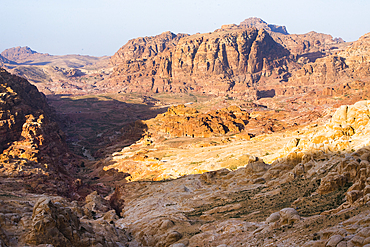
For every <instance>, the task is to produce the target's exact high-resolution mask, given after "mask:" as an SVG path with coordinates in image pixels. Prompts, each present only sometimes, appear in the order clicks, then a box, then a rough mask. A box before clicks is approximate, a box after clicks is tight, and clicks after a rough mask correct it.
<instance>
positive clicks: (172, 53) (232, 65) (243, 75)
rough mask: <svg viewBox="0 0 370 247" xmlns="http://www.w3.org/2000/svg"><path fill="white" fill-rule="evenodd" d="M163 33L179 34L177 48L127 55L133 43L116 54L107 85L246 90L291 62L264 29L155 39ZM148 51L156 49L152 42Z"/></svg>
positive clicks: (170, 89)
mask: <svg viewBox="0 0 370 247" xmlns="http://www.w3.org/2000/svg"><path fill="white" fill-rule="evenodd" d="M163 35H167V36H168V37H169V38H171V37H172V38H175V37H176V38H175V41H174V42H175V43H177V44H176V46H175V45H172V48H170V47H169V48H168V49H167V50H163V51H162V52H159V53H158V55H155V53H150V54H152V55H151V56H149V57H148V55H146V53H133V54H132V57H130V53H128V54H126V53H125V51H126V50H129V49H130V48H129V46H130V44H131V43H132V42H134V41H130V42H129V43H128V44H127V45H125V46H124V47H122V48H121V49H120V50H119V51H118V52H117V54H115V55H114V56H113V57H112V63H113V64H114V65H116V67H115V69H114V72H113V73H112V75H111V79H110V80H107V81H103V82H102V83H103V84H104V85H107V84H109V83H111V84H113V85H115V84H117V85H121V88H122V90H123V91H125V92H131V91H132V92H135V91H136V92H140V91H153V92H188V91H198V92H204V93H208V94H209V93H211V94H226V92H228V91H231V90H234V91H241V90H244V91H245V89H247V88H248V87H253V85H254V84H255V83H256V82H258V81H259V78H260V77H261V75H262V74H264V75H268V74H270V73H271V71H273V69H275V68H281V69H282V68H283V66H286V65H287V64H288V63H289V52H288V51H287V50H286V49H284V48H283V47H282V46H281V45H279V44H277V43H276V42H275V41H274V40H273V39H272V38H271V36H270V35H269V34H268V33H267V32H266V31H264V30H260V31H258V30H257V29H253V28H252V29H244V30H237V31H233V30H221V31H217V32H213V33H209V34H195V35H191V36H186V37H182V38H180V39H178V38H177V36H176V35H174V34H169V33H167V34H162V35H159V36H157V37H153V38H152V39H159V41H158V42H160V40H161V38H160V37H162V36H163ZM178 40H179V41H178ZM162 47H165V44H164V43H163V44H162ZM144 50H148V51H150V50H151V48H150V45H148V48H145V49H144ZM159 51H161V50H160V49H159ZM123 54H125V55H123ZM148 54H149V53H148ZM128 57H130V59H127V58H128ZM119 58H121V60H119Z"/></svg>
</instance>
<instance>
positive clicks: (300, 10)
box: [0, 0, 370, 56]
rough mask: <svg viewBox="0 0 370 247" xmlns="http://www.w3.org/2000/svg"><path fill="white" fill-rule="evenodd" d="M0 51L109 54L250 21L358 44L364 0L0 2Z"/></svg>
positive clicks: (369, 21) (365, 24) (369, 27)
mask: <svg viewBox="0 0 370 247" xmlns="http://www.w3.org/2000/svg"><path fill="white" fill-rule="evenodd" d="M0 6H1V7H0V32H1V36H0V52H2V51H3V50H5V49H7V48H11V47H16V46H28V47H30V48H31V49H33V50H35V51H37V52H41V53H49V54H51V55H65V54H81V55H91V56H104V55H108V56H111V55H113V54H114V53H115V52H116V51H117V50H118V49H119V48H120V47H121V46H123V45H124V44H125V43H126V42H127V41H128V40H130V39H133V38H137V37H143V36H152V35H157V34H160V33H162V32H165V31H171V32H173V33H188V34H195V33H197V32H200V33H206V32H211V31H214V30H215V29H218V28H220V27H221V25H224V24H233V23H234V24H239V23H240V22H241V21H243V20H245V19H247V18H249V17H259V18H262V19H263V20H264V21H266V22H267V23H269V24H277V25H284V26H286V27H287V29H288V32H289V33H297V34H301V33H307V32H310V31H316V32H320V33H326V34H331V35H332V36H333V37H341V38H343V39H344V40H345V41H354V40H357V39H358V38H359V37H360V36H362V35H363V34H365V33H368V32H370V14H369V13H368V12H369V10H370V1H369V0H309V1H307V0H304V1H302V0H280V1H278V0H253V1H251V0H204V1H202V0H186V1H179V0H132V1H128V0H0Z"/></svg>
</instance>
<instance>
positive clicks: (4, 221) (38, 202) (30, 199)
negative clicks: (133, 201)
mask: <svg viewBox="0 0 370 247" xmlns="http://www.w3.org/2000/svg"><path fill="white" fill-rule="evenodd" d="M17 193H18V192H17ZM98 197H100V195H98V194H96V193H94V195H92V196H90V199H93V201H95V202H96V203H97V204H100V203H107V201H106V200H104V199H103V198H101V197H100V199H97V198H98ZM90 199H89V200H88V201H89V202H85V203H83V202H77V201H73V202H70V201H68V200H66V199H64V198H62V197H56V196H46V195H43V196H36V197H35V196H34V195H32V194H25V193H23V194H22V197H21V198H19V197H18V196H14V197H13V198H12V199H5V200H6V201H2V200H0V206H1V208H0V243H1V244H3V245H2V246H49V245H52V246H55V247H57V246H58V247H64V246H65V247H67V246H76V247H85V246H86V247H87V246H105V247H108V246H110V247H119V246H125V245H126V244H127V243H128V242H129V237H128V236H126V233H125V231H124V230H122V229H118V228H117V227H116V226H115V223H114V222H116V221H117V220H118V216H117V215H116V214H115V212H114V210H109V211H108V210H105V211H100V210H99V208H98V207H95V208H94V209H93V210H91V209H89V206H87V204H88V203H91V202H92V201H91V200H90ZM108 207H109V206H108Z"/></svg>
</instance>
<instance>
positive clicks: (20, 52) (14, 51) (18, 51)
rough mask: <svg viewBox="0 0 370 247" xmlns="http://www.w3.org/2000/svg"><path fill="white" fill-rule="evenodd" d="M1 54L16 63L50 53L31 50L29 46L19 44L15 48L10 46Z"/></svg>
mask: <svg viewBox="0 0 370 247" xmlns="http://www.w3.org/2000/svg"><path fill="white" fill-rule="evenodd" d="M1 55H2V56H3V57H5V58H7V59H8V60H10V61H13V62H16V63H24V62H27V61H29V60H34V59H37V58H41V57H47V56H49V54H43V53H38V52H36V51H33V50H31V48H29V47H28V46H24V47H21V46H17V47H14V48H9V49H6V50H4V51H3V52H2V53H1Z"/></svg>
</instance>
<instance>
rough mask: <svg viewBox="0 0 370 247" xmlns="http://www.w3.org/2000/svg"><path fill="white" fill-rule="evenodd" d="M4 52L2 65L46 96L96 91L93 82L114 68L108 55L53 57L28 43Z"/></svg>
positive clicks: (102, 77)
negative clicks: (32, 47)
mask: <svg viewBox="0 0 370 247" xmlns="http://www.w3.org/2000/svg"><path fill="white" fill-rule="evenodd" d="M1 54H2V55H1V57H0V64H1V66H2V67H4V68H6V69H7V70H8V71H9V72H10V73H12V74H15V75H18V76H20V77H23V78H25V79H27V80H28V81H30V82H31V83H32V84H34V85H35V86H36V87H37V88H38V90H39V91H41V92H43V93H44V94H46V95H49V94H70V93H73V94H86V93H91V92H96V91H97V89H96V86H94V83H96V82H97V81H100V80H102V79H104V77H107V75H109V73H110V70H111V69H110V66H109V57H91V56H81V55H64V56H53V55H49V54H45V53H39V52H36V51H34V50H32V49H31V48H29V47H27V46H26V47H14V48H9V49H6V50H5V51H3V52H2V53H1ZM1 58H3V59H1ZM4 59H5V60H4ZM2 60H4V61H2ZM102 91H103V90H102Z"/></svg>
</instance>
